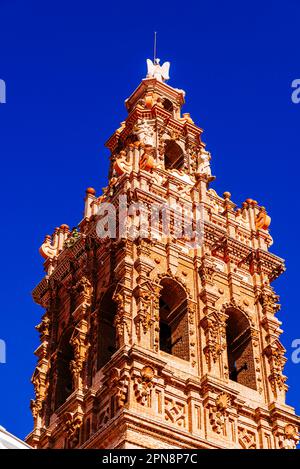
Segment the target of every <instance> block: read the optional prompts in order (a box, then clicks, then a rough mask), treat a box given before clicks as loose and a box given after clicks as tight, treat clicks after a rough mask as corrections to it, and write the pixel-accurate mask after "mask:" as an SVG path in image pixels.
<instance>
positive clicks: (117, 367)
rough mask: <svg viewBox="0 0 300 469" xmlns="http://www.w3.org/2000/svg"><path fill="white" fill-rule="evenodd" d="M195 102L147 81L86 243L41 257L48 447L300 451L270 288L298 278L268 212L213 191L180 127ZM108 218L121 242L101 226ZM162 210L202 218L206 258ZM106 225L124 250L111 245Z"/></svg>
mask: <svg viewBox="0 0 300 469" xmlns="http://www.w3.org/2000/svg"><path fill="white" fill-rule="evenodd" d="M184 96H185V94H184V92H183V91H182V90H178V89H175V88H172V87H170V86H168V85H167V84H166V83H164V82H163V81H161V80H158V79H157V78H155V77H148V78H146V79H144V80H142V82H141V84H140V85H139V86H138V88H137V89H136V90H135V91H134V93H133V94H132V95H131V96H130V97H129V99H127V100H126V108H127V111H128V117H127V119H126V120H125V121H124V122H122V124H121V126H120V128H119V129H118V130H117V131H116V132H115V133H114V134H113V135H112V136H111V138H110V139H109V140H108V142H107V144H106V145H107V147H108V148H109V150H110V152H111V164H110V171H109V182H108V186H107V187H106V188H104V189H103V192H102V193H101V194H100V195H99V196H96V191H95V190H94V189H92V188H89V189H87V191H86V197H85V207H84V218H83V219H82V220H81V221H80V223H79V225H78V227H77V228H76V229H73V230H72V231H70V229H69V227H68V226H67V225H62V226H61V227H60V228H57V229H56V230H55V232H54V234H53V235H52V236H49V235H48V236H47V237H46V239H45V241H44V243H43V245H42V246H41V249H40V252H41V254H42V255H43V257H44V258H45V270H46V276H45V278H44V279H43V280H42V281H41V282H40V283H39V285H38V286H37V287H36V288H35V290H34V292H33V297H34V300H35V301H36V302H37V303H38V304H40V305H41V306H42V307H43V308H44V309H45V314H44V315H43V318H42V321H41V323H40V324H39V325H38V326H37V329H38V331H39V333H40V338H41V345H40V346H39V348H38V349H37V351H36V352H35V353H36V355H37V357H38V363H37V367H36V370H35V372H34V374H33V378H32V381H33V384H34V388H35V399H34V400H33V401H32V412H33V417H34V429H33V431H32V433H31V434H30V435H29V437H28V440H27V441H28V442H29V443H30V444H31V445H32V446H34V447H37V448H245V449H250V448H251V449H252V448H253V449H254V448H278V449H279V448H284V449H288V448H294V447H295V445H296V443H297V441H298V430H297V428H298V424H299V418H298V417H297V416H296V415H295V413H294V409H293V408H291V407H290V406H288V405H287V404H286V403H285V392H286V389H287V386H286V384H285V381H286V377H285V376H284V375H283V368H284V364H285V361H286V359H285V358H284V352H285V350H284V348H283V346H282V345H281V343H280V341H279V336H280V334H281V332H282V331H281V329H280V325H281V323H280V321H279V320H278V319H277V317H276V313H277V311H278V309H279V307H280V306H279V304H278V296H277V295H276V294H275V292H274V291H273V289H272V287H271V282H272V281H273V280H274V279H276V278H277V277H278V276H279V275H280V274H281V273H282V272H283V271H284V263H283V260H282V259H281V258H279V257H277V256H276V255H274V254H272V253H270V252H269V251H268V248H269V246H271V244H272V238H271V236H270V233H269V225H270V221H271V220H270V217H269V216H268V215H267V213H266V210H265V208H264V207H260V206H259V204H258V203H257V202H256V201H255V200H253V199H246V200H245V202H244V203H243V204H242V206H241V207H239V208H238V207H237V206H236V205H235V204H234V203H233V202H232V200H231V195H230V193H229V192H225V193H224V194H223V196H222V197H221V196H219V195H218V194H217V193H216V192H215V191H214V190H213V189H211V188H210V187H209V186H210V183H211V182H212V181H213V180H214V176H212V174H211V168H210V159H211V156H210V154H209V152H207V151H206V150H205V144H204V143H203V142H202V139H201V134H202V130H201V129H200V128H199V127H197V126H196V124H195V123H194V122H193V120H192V118H191V116H190V115H189V114H188V113H185V114H181V107H182V105H183V104H184ZM120 196H123V197H124V196H126V200H125V202H123V205H124V207H125V214H126V217H124V216H123V215H124V212H122V213H123V215H122V214H121V208H120ZM122 200H123V199H122ZM108 203H110V204H111V205H110V206H109V207H112V209H114V210H115V211H116V214H117V223H116V226H114V225H113V224H112V225H110V221H109V222H108V223H107V219H106V222H105V213H104V212H103V211H101V207H104V204H106V205H105V206H106V207H108V205H107V204H108ZM141 204H142V206H141ZM155 204H161V205H164V204H167V205H168V206H169V207H171V206H172V207H173V206H174V204H177V206H178V205H179V206H180V207H181V208H183V209H184V210H185V209H186V210H188V209H190V208H191V207H192V210H194V208H195V207H196V206H200V208H201V210H200V213H201V217H202V218H201V222H202V238H201V240H200V242H198V243H197V244H191V243H190V242H188V241H187V235H186V234H182V236H180V235H178V231H176V230H178V226H177V225H176V221H175V219H174V218H172V216H171V218H170V230H169V232H168V233H167V234H166V233H164V235H163V236H161V234H162V233H161V232H162V221H161V218H158V223H157V226H156V227H155V230H154V231H152V232H151V233H150V231H149V224H148V223H147V222H148V221H149V220H148V218H149V217H148V214H147V210H146V208H149V207H151V206H153V205H155ZM124 207H123V209H124ZM132 207H134V209H133V208H132ZM107 210H108V209H107ZM109 210H110V208H109ZM125 219H126V221H127V223H124V220H125ZM103 220H104V221H103ZM102 222H103V226H106V225H107V224H108V225H109V226H108V229H109V232H110V236H105V237H101V236H100V235H99V226H100V225H101V223H102ZM193 223H194V222H193V219H191V221H190V223H189V225H190V226H194V224H193ZM100 228H101V226H100ZM115 231H116V232H115ZM137 231H138V233H139V234H138V235H137ZM112 234H114V235H112Z"/></svg>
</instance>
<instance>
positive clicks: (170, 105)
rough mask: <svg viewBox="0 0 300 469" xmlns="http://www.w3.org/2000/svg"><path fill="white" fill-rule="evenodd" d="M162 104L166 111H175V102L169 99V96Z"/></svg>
mask: <svg viewBox="0 0 300 469" xmlns="http://www.w3.org/2000/svg"><path fill="white" fill-rule="evenodd" d="M162 105H163V107H164V109H165V110H166V111H168V112H173V111H174V106H173V103H172V101H170V100H169V99H167V98H166V99H164V100H163V102H162Z"/></svg>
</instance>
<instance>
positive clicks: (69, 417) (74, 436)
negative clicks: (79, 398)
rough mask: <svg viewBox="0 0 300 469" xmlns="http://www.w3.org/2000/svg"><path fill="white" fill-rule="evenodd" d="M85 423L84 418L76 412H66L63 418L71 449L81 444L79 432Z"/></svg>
mask: <svg viewBox="0 0 300 469" xmlns="http://www.w3.org/2000/svg"><path fill="white" fill-rule="evenodd" d="M82 422H83V416H82V415H81V414H78V413H75V412H66V413H65V414H64V416H63V425H64V430H65V432H66V434H67V438H68V443H69V446H70V447H71V448H73V447H74V446H76V445H77V444H78V442H79V431H80V428H81V425H82Z"/></svg>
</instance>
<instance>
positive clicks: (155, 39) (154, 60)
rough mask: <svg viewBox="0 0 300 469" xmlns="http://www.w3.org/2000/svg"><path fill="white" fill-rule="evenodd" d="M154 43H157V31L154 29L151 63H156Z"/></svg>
mask: <svg viewBox="0 0 300 469" xmlns="http://www.w3.org/2000/svg"><path fill="white" fill-rule="evenodd" d="M156 44H157V32H156V31H154V47H153V63H154V64H155V63H156Z"/></svg>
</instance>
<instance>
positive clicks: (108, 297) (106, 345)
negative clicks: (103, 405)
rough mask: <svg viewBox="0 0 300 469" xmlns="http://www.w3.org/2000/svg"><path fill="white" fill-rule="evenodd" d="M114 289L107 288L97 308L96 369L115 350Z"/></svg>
mask: <svg viewBox="0 0 300 469" xmlns="http://www.w3.org/2000/svg"><path fill="white" fill-rule="evenodd" d="M113 292H114V289H113V288H111V289H110V290H108V291H107V292H106V293H105V294H104V295H103V298H102V301H101V303H100V309H99V330H98V370H99V369H100V368H102V367H103V366H104V365H106V363H108V362H109V360H110V359H111V357H112V355H113V354H114V353H115V352H116V350H117V348H118V347H117V340H116V329H115V326H114V320H115V316H116V313H117V305H116V303H115V301H114V300H113V299H112V297H113Z"/></svg>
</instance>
